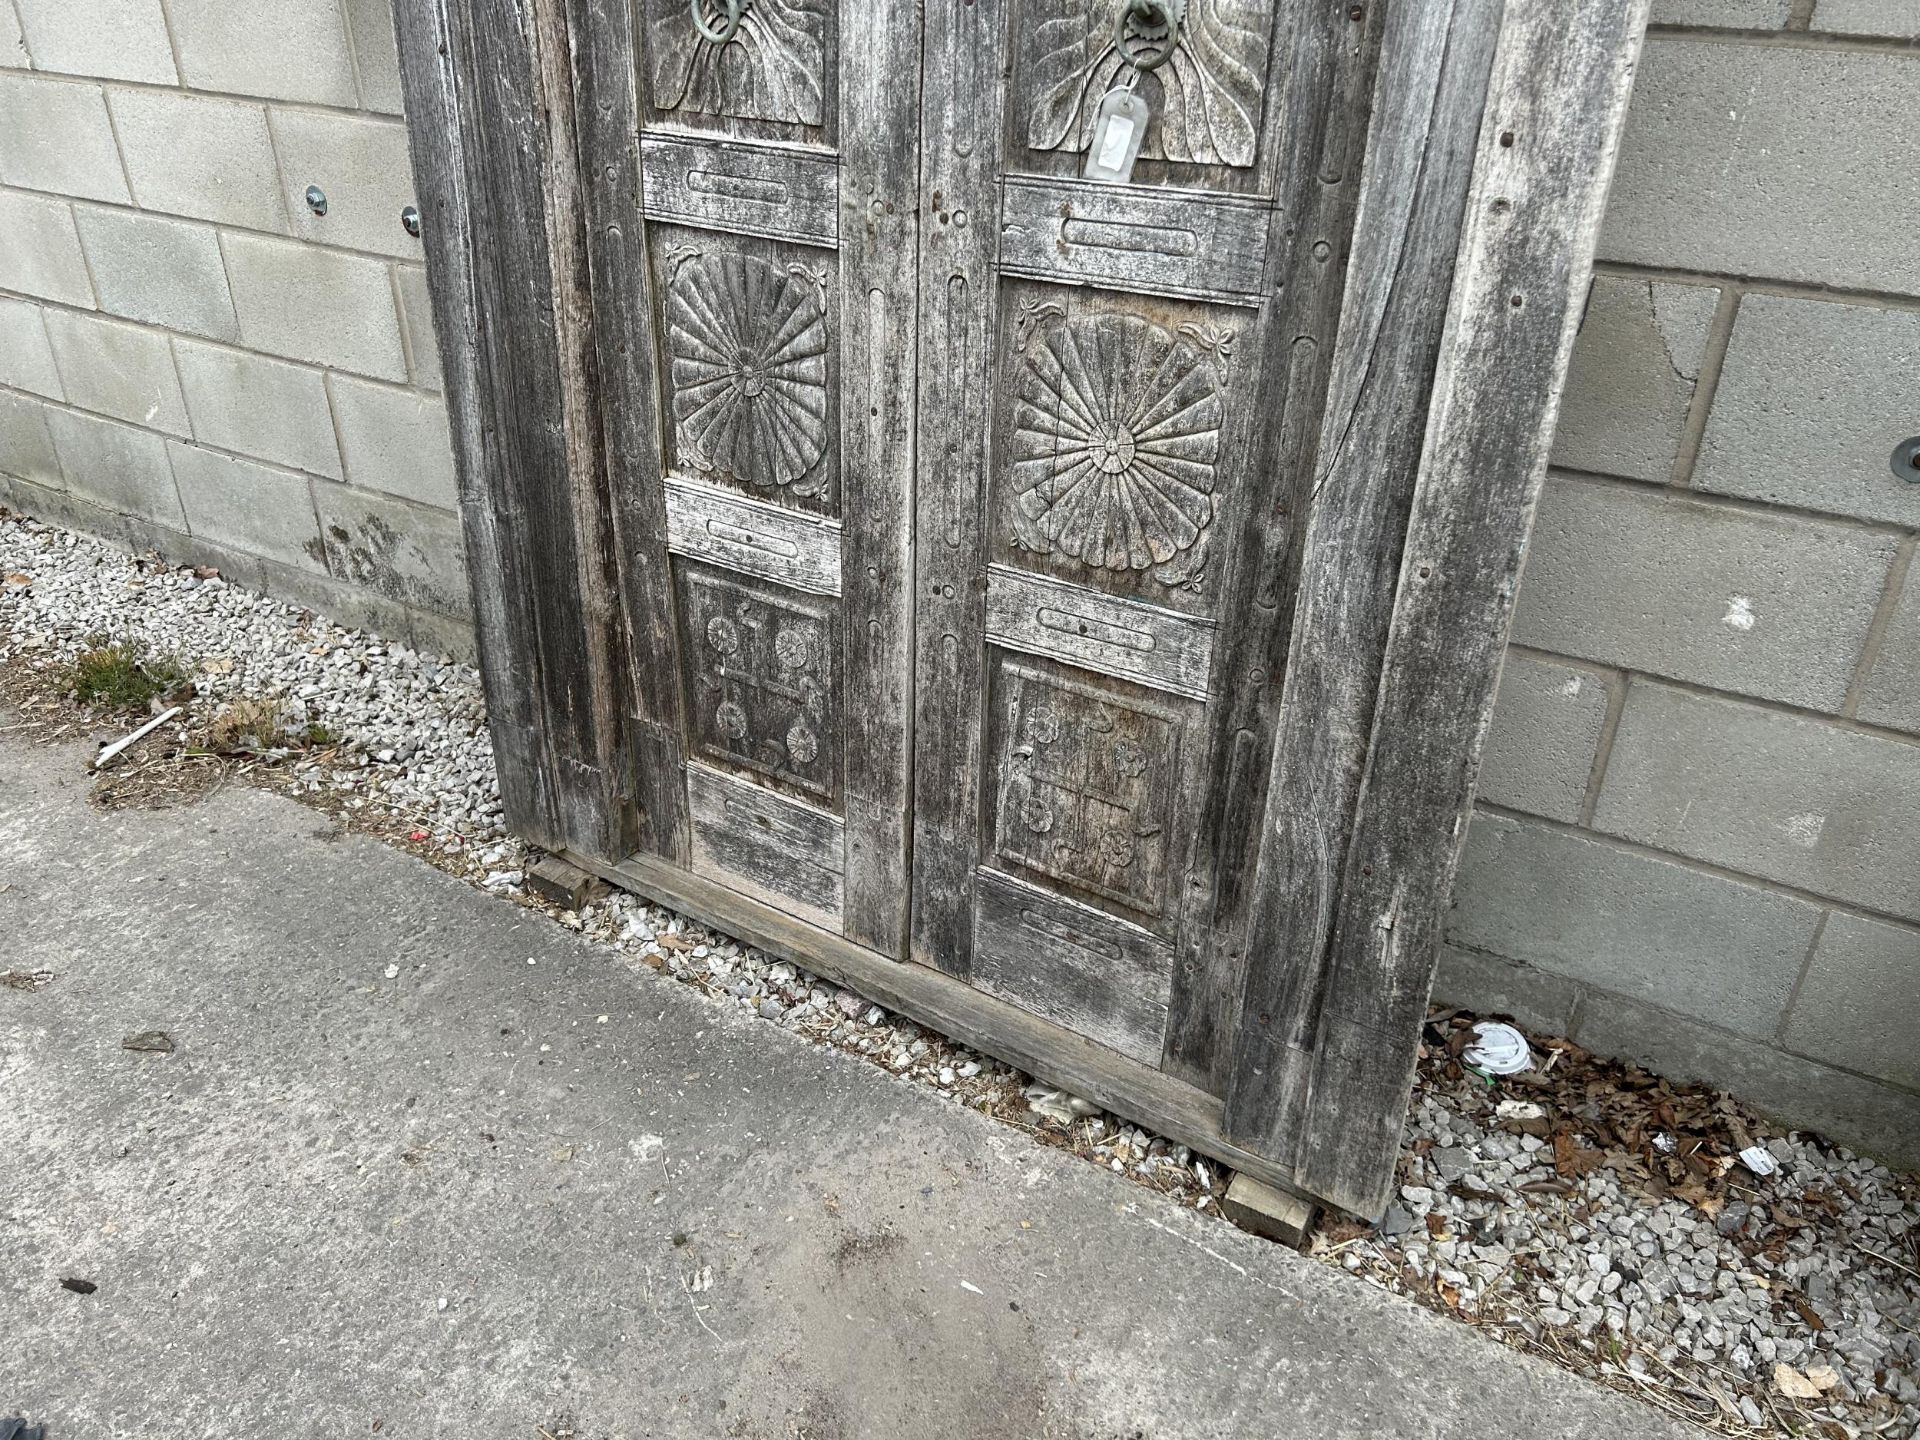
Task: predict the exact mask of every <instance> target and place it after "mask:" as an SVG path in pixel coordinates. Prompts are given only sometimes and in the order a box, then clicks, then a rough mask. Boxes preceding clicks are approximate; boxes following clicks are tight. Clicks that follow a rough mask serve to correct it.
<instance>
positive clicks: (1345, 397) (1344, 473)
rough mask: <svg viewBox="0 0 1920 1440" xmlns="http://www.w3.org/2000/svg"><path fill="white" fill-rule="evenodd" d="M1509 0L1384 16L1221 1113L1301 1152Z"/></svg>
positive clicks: (1266, 1143)
mask: <svg viewBox="0 0 1920 1440" xmlns="http://www.w3.org/2000/svg"><path fill="white" fill-rule="evenodd" d="M1501 10H1502V3H1501V0H1433V3H1420V4H1407V3H1403V4H1398V5H1395V6H1394V7H1392V9H1391V10H1390V12H1389V14H1388V15H1387V18H1386V30H1385V32H1384V34H1383V37H1382V44H1381V58H1380V75H1379V80H1378V83H1377V90H1378V93H1379V94H1380V95H1382V96H1384V97H1388V98H1387V100H1386V102H1385V103H1382V104H1380V105H1378V106H1376V107H1375V109H1374V112H1373V120H1372V125H1371V128H1370V130H1369V133H1368V137H1367V151H1366V161H1365V166H1364V169H1363V178H1362V181H1361V197H1360V206H1359V211H1358V215H1357V217H1356V220H1355V227H1354V229H1355V233H1354V245H1353V258H1352V260H1351V261H1350V263H1349V268H1348V275H1349V277H1350V278H1349V283H1348V285H1347V289H1346V295H1345V298H1344V300H1343V303H1342V306H1341V318H1340V328H1339V336H1340V350H1339V354H1338V356H1337V357H1336V359H1335V361H1334V369H1333V372H1332V377H1331V380H1330V382H1329V387H1328V398H1327V404H1326V410H1325V415H1324V418H1323V422H1322V425H1321V433H1320V441H1319V450H1318V455H1317V458H1316V460H1315V463H1314V466H1313V472H1312V473H1313V476H1314V487H1313V493H1312V494H1311V496H1310V497H1308V501H1309V505H1310V508H1309V510H1308V512H1307V514H1306V532H1307V533H1306V537H1305V552H1304V556H1305V558H1304V560H1303V563H1302V569H1301V573H1300V577H1299V583H1298V589H1297V594H1296V599H1295V607H1294V615H1293V634H1292V642H1291V644H1290V647H1289V652H1288V662H1287V671H1286V677H1285V684H1284V688H1283V690H1282V696H1281V706H1280V715H1279V723H1278V733H1277V737H1276V739H1275V743H1274V748H1273V762H1272V769H1271V772H1270V779H1269V782H1268V788H1267V823H1266V826H1265V831H1266V834H1265V837H1264V839H1263V842H1262V844H1261V848H1260V858H1259V862H1258V868H1257V871H1256V876H1255V881H1254V893H1253V896H1252V909H1251V923H1250V925H1249V929H1248V937H1249V940H1248V947H1247V949H1248V954H1247V965H1246V975H1245V982H1244V988H1243V990H1242V1000H1241V1007H1240V1015H1239V1018H1238V1022H1237V1027H1236V1039H1235V1045H1234V1059H1233V1065H1232V1074H1231V1077H1230V1081H1229V1088H1228V1091H1227V1111H1226V1115H1227V1129H1228V1132H1229V1133H1230V1134H1231V1135H1233V1137H1234V1138H1235V1139H1236V1140H1237V1141H1239V1142H1240V1143H1242V1144H1246V1145H1249V1146H1251V1147H1253V1148H1257V1149H1261V1150H1263V1151H1265V1152H1267V1153H1269V1154H1271V1155H1273V1156H1274V1157H1275V1159H1276V1160H1279V1161H1280V1162H1281V1163H1282V1164H1285V1165H1288V1166H1297V1165H1298V1164H1299V1163H1300V1158H1301V1155H1300V1142H1301V1126H1300V1122H1301V1119H1302V1117H1303V1116H1304V1114H1305V1110H1306V1104H1305V1102H1306V1094H1305V1087H1306V1084H1307V1082H1308V1079H1309V1077H1310V1075H1311V1062H1312V1054H1311V1047H1312V1046H1313V1044H1314V1043H1315V1034H1316V1030H1317V1020H1318V1015H1319V1008H1320V997H1321V981H1322V978H1323V968H1324V957H1325V953H1326V946H1327V942H1328V939H1329V936H1330V934H1331V931H1332V922H1333V913H1334V908H1335V905H1336V903H1337V900H1338V897H1339V887H1340V874H1341V866H1342V862H1343V861H1344V859H1345V855H1346V849H1347V840H1348V836H1349V835H1350V833H1351V826H1352V821H1353V809H1354V803H1355V798H1356V796H1357V793H1358V790H1359V783H1360V774H1361V767H1362V764H1363V763H1364V760H1365V756H1366V745H1367V738H1368V733H1369V731H1370V728H1371V721H1372V712H1373V701H1374V693H1375V689H1376V687H1377V684H1378V679H1379V674H1380V663H1381V656H1382V654H1383V652H1384V650H1385V646H1386V640H1387V629H1388V624H1389V621H1390V618H1391V610H1392V604H1393V579H1394V575H1395V573H1396V572H1397V570H1398V568H1399V564H1400V553H1401V548H1402V544H1403V541H1404V536H1405V533H1406V516H1407V512H1408V509H1409V508H1410V506H1411V503H1412V496H1413V488H1414V478H1415V475H1416V472H1417V470H1418V466H1419V461H1420V442H1421V436H1422V432H1423V430H1424V428H1425V423H1424V422H1425V418H1426V414H1427V407H1428V404H1429V401H1430V398H1431V391H1432V385H1433V377H1434V374H1435V372H1436V370H1437V367H1438V365H1439V358H1440V345H1441V336H1442V331H1443V328H1444V323H1445V318H1446V306H1447V298H1448V294H1449V291H1450V288H1451V285H1452V281H1453V271H1454V262H1455V259H1456V257H1457V255H1458V251H1459V243H1460V224H1461V220H1462V217H1463V216H1464V215H1465V213H1466V206H1467V195H1468V190H1469V188H1470V184H1471V180H1472V169H1473V158H1474V147H1475V141H1476V138H1477V136H1478V133H1479V129H1480V121H1481V116H1482V113H1483V110H1484V108H1485V103H1486V93H1487V91H1486V87H1487V76H1488V72H1489V70H1490V67H1491V64H1492V59H1493V51H1494V44H1495V41H1496V39H1497V37H1498V33H1499V25H1500V17H1501Z"/></svg>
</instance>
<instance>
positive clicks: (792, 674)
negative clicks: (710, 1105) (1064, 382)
mask: <svg viewBox="0 0 1920 1440" xmlns="http://www.w3.org/2000/svg"><path fill="white" fill-rule="evenodd" d="M641 9H642V12H643V13H642V17H641V24H640V26H639V28H638V34H637V40H638V54H637V56H636V62H637V69H638V71H639V80H640V96H639V102H640V103H639V117H640V132H641V133H640V168H641V185H640V192H641V197H642V207H643V212H644V225H645V242H646V245H645V248H646V255H647V262H648V275H647V295H648V301H647V303H648V314H647V321H648V324H647V326H646V327H645V328H646V332H647V334H648V336H649V339H650V343H651V347H652V349H653V357H652V359H653V364H652V366H651V369H650V372H649V371H648V370H646V369H643V370H642V372H641V373H642V375H643V376H646V378H648V379H650V380H651V382H652V383H653V384H654V385H655V386H657V391H658V393H657V396H656V398H655V416H656V421H655V423H656V432H655V435H654V437H653V438H654V443H655V444H656V445H657V447H658V453H659V455H660V457H661V461H662V463H661V466H660V470H659V478H657V479H655V478H651V477H648V476H646V475H645V474H644V473H643V474H642V477H641V480H640V483H641V484H645V485H655V484H657V485H658V487H659V488H658V495H657V497H655V496H654V495H651V494H649V495H648V496H645V497H643V499H644V501H645V502H647V505H648V506H649V507H650V506H651V504H652V503H653V502H654V501H655V500H656V498H657V500H658V502H659V504H660V505H661V506H663V508H664V534H665V550H666V554H665V555H664V556H663V557H660V559H662V560H664V562H665V567H664V568H665V569H666V570H667V571H668V572H669V574H667V575H656V576H655V577H654V579H655V581H656V583H657V584H658V589H657V591H656V598H655V602H654V603H652V604H649V605H647V606H646V607H645V610H644V612H643V613H640V614H635V615H632V616H630V617H629V619H630V623H631V624H632V625H633V626H634V627H635V628H636V631H638V632H639V633H638V634H637V638H636V646H635V649H636V652H637V654H638V655H639V657H640V660H641V668H642V669H643V670H646V669H647V668H648V667H649V666H651V668H652V672H653V673H652V676H651V679H652V681H653V684H652V685H651V686H650V685H649V683H648V681H649V677H648V676H647V675H644V674H643V676H642V678H641V682H640V686H639V688H640V690H641V692H642V693H641V694H640V695H639V697H638V700H639V704H640V707H641V708H642V711H643V715H642V720H643V723H645V724H648V725H650V726H651V727H652V729H653V730H654V731H655V732H656V733H662V734H664V735H665V737H666V742H667V743H666V746H665V748H666V749H667V750H668V751H670V752H677V753H673V754H671V755H670V756H669V757H668V765H669V766H670V769H671V775H670V776H669V783H668V785H667V786H665V787H662V793H660V794H658V795H656V797H655V808H656V809H658V808H661V807H663V806H665V807H673V806H679V807H683V808H682V809H681V811H680V814H679V816H678V817H677V820H678V823H671V824H665V825H660V824H656V825H654V826H653V827H652V829H651V833H652V835H653V836H654V841H655V847H654V848H655V849H656V851H657V852H660V853H661V854H662V855H663V858H665V859H667V860H669V861H672V862H674V863H677V864H680V865H684V866H686V867H687V868H689V869H691V870H693V871H694V872H695V873H696V874H698V875H701V876H703V877H705V878H707V879H709V880H713V881H717V882H719V883H721V884H722V885H725V886H726V887H728V888H729V889H732V890H734V891H737V892H739V893H742V894H744V895H747V896H750V897H753V898H755V899H758V900H762V901H764V902H766V903H768V904H771V905H773V906H775V907H776V908H778V909H780V910H782V911H784V912H786V913H788V914H791V915H794V916H796V917H798V918H800V919H803V920H805V921H808V922H809V923H811V924H812V925H814V926H817V927H819V928H820V929H823V930H826V931H829V932H831V933H833V934H837V935H843V936H845V937H847V938H848V939H851V940H854V941H857V942H858V943H860V944H862V945H864V946H866V947H867V948H869V949H873V950H877V951H880V952H881V953H883V954H888V955H899V954H900V953H902V946H903V940H904V934H905V927H906V919H907V892H908V879H907V875H908V858H907V846H908V838H909V837H908V825H907V818H906V817H907V810H908V793H907V774H908V765H909V733H910V728H911V726H910V714H909V707H910V700H909V694H910V686H911V665H912V661H911V658H910V657H911V648H910V647H911V606H910V599H911V597H910V595H909V593H908V589H909V586H910V583H911V576H910V568H909V565H910V555H911V541H910V533H909V532H910V526H911V518H912V517H911V514H910V499H909V497H910V496H911V493H912V466H913V387H914V370H913V367H914V334H915V315H914V287H913V277H914V242H913V233H914V229H913V211H914V187H915V183H916V180H917V169H916V165H915V157H914V146H913V144H912V140H911V134H912V127H913V125H914V118H915V116H916V114H917V98H918V97H917V90H916V79H915V69H916V66H917V63H918V26H917V24H916V23H913V17H912V16H911V15H910V14H902V13H900V7H897V6H889V7H881V8H880V10H879V11H877V12H871V13H870V12H869V11H868V8H867V7H864V6H858V5H855V6H847V7H841V6H836V5H835V4H834V3H832V0H752V3H750V4H746V5H744V6H743V5H741V4H739V3H730V4H720V3H711V0H704V3H702V4H699V5H696V6H692V7H690V6H689V5H688V3H687V0H645V3H644V4H643V5H642V7H641ZM598 284H599V282H598V280H596V285H598ZM627 559H628V563H629V564H630V565H633V566H636V567H650V566H651V565H653V564H654V557H653V556H648V555H641V556H629V557H627ZM661 657H672V661H671V668H668V667H666V666H662V665H661V663H660V660H661ZM663 672H664V673H663ZM663 692H666V693H663ZM648 712H650V713H648ZM649 764H650V766H651V767H652V769H653V770H654V771H655V772H656V773H657V771H658V770H659V768H660V762H659V760H657V759H655V760H651V761H650V762H649ZM641 778H642V783H643V784H645V783H647V779H648V777H646V776H643V777H641Z"/></svg>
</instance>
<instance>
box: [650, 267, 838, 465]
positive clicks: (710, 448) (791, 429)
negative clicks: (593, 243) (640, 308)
mask: <svg viewBox="0 0 1920 1440" xmlns="http://www.w3.org/2000/svg"><path fill="white" fill-rule="evenodd" d="M673 262H674V270H673V278H672V280H671V281H670V282H669V284H668V287H667V346H668V350H669V352H670V353H671V356H672V362H673V363H672V372H671V373H672V383H673V418H674V426H675V437H676V440H677V449H678V452H679V456H680V458H681V459H682V460H683V461H685V462H686V463H687V464H689V465H691V466H693V467H694V468H695V469H697V470H702V471H706V472H709V473H713V474H718V475H721V476H725V477H729V478H731V479H733V480H735V481H737V482H739V483H741V484H745V485H748V486H751V487H753V488H754V489H758V490H771V489H774V488H776V487H784V488H786V489H788V490H789V491H790V492H791V493H793V494H795V495H801V496H812V495H818V494H820V493H821V492H822V491H823V490H825V489H826V486H827V479H828V474H829V472H828V469H827V467H826V466H825V465H823V464H822V463H821V462H822V461H823V459H824V458H825V456H826V452H827V318H826V308H825V305H824V303H823V295H822V291H823V288H824V287H823V282H822V281H821V280H820V279H819V278H818V277H816V276H813V275H809V274H808V273H807V272H806V271H804V270H802V269H800V267H798V266H792V267H789V268H788V269H784V270H783V269H781V268H780V267H779V266H778V265H775V264H773V263H772V262H771V261H767V260H762V259H759V258H757V257H754V256H750V255H703V254H700V253H698V252H695V251H680V252H676V253H675V255H674V257H673Z"/></svg>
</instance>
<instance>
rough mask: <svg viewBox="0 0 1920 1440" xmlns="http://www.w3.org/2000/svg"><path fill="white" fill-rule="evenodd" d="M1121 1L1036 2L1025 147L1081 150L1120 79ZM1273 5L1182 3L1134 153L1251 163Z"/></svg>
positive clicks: (1212, 0)
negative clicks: (1117, 32)
mask: <svg viewBox="0 0 1920 1440" xmlns="http://www.w3.org/2000/svg"><path fill="white" fill-rule="evenodd" d="M1116 3H1120V0H1043V3H1042V4H1041V5H1040V6H1039V11H1040V13H1041V15H1043V16H1044V17H1045V18H1043V19H1042V20H1041V21H1040V23H1039V24H1038V25H1037V26H1036V27H1035V31H1034V44H1035V52H1036V58H1035V60H1034V62H1033V72H1032V75H1033V88H1034V93H1035V99H1034V102H1033V108H1032V110H1030V111H1029V112H1028V115H1027V144H1028V145H1029V146H1031V147H1032V148H1033V149H1035V150H1066V151H1071V152H1073V153H1075V154H1079V153H1084V152H1085V150H1086V149H1087V147H1088V145H1090V144H1091V143H1092V141H1093V125H1094V116H1095V112H1096V111H1097V110H1098V109H1099V107H1100V99H1101V97H1102V96H1104V95H1105V94H1106V93H1107V92H1108V91H1109V90H1111V89H1113V88H1114V87H1115V86H1116V85H1118V84H1120V83H1121V82H1122V81H1123V80H1125V79H1126V76H1127V72H1128V70H1129V68H1130V67H1129V66H1128V64H1127V62H1126V60H1125V59H1124V58H1123V57H1122V56H1121V54H1120V51H1119V50H1118V49H1117V48H1116V47H1115V45H1114V43H1113V40H1114V30H1113V18H1112V7H1113V6H1114V5H1115V4H1116ZM1271 24H1272V16H1271V12H1270V11H1268V10H1265V9H1263V7H1262V6H1260V5H1258V4H1253V3H1248V0H1188V3H1187V7H1186V14H1185V16H1184V18H1183V19H1182V21H1181V24H1180V33H1179V38H1178V41H1177V42H1176V44H1175V46H1174V50H1173V54H1172V56H1171V57H1169V58H1168V60H1167V61H1166V63H1165V64H1163V65H1161V66H1160V67H1159V68H1158V69H1156V70H1155V71H1154V72H1153V81H1152V82H1148V83H1150V84H1151V83H1157V84H1158V86H1159V94H1158V96H1157V97H1153V98H1151V100H1150V103H1151V104H1152V108H1153V120H1152V122H1151V123H1150V124H1149V125H1148V127H1147V134H1146V139H1145V141H1144V143H1143V144H1142V145H1141V148H1140V154H1141V157H1142V158H1143V159H1148V160H1162V159H1164V160H1173V161H1179V162H1185V163H1192V164H1200V165H1211V164H1218V165H1234V166H1240V167H1245V166H1249V165H1251V164H1253V161H1254V152H1255V148H1256V145H1257V142H1258V140H1259V131H1260V101H1261V87H1262V85H1263V83H1264V80H1265V76H1266V71H1267V39H1268V34H1269V30H1270V27H1271Z"/></svg>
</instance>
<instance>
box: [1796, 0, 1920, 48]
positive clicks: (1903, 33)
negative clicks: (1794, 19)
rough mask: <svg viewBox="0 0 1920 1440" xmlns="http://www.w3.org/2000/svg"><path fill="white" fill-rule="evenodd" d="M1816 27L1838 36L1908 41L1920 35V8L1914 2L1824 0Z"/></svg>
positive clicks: (1816, 16) (1815, 20) (1820, 5)
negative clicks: (1879, 36)
mask: <svg viewBox="0 0 1920 1440" xmlns="http://www.w3.org/2000/svg"><path fill="white" fill-rule="evenodd" d="M1813 28H1814V29H1815V30H1824V31H1827V32H1828V33H1830V34H1834V35H1885V36H1887V37H1889V38H1891V39H1899V40H1907V39H1911V38H1912V37H1914V36H1915V35H1920V8H1916V7H1915V6H1914V3H1913V0H1820V4H1819V7H1818V8H1817V9H1816V10H1815V11H1814V12H1813Z"/></svg>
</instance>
